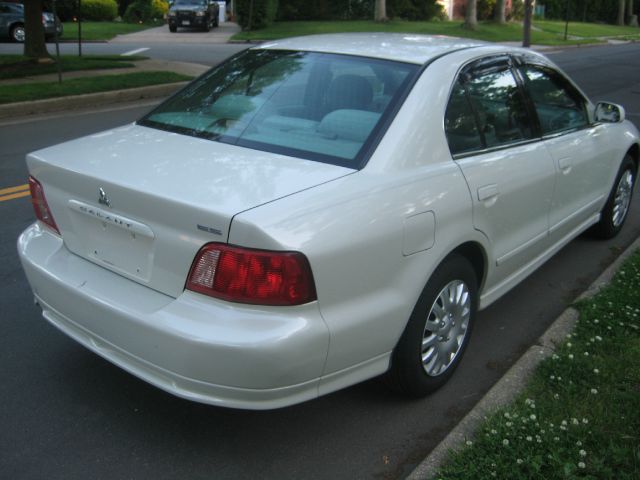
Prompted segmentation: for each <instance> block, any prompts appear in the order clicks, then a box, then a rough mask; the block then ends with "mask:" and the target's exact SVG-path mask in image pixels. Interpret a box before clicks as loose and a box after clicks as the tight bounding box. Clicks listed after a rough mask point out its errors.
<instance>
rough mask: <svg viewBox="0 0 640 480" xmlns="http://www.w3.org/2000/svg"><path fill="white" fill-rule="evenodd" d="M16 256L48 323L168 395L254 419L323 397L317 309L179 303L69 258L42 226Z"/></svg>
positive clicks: (323, 333)
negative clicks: (251, 413) (245, 412)
mask: <svg viewBox="0 0 640 480" xmlns="http://www.w3.org/2000/svg"><path fill="white" fill-rule="evenodd" d="M18 251H19V255H20V259H21V262H22V265H23V268H24V270H25V273H26V275H27V278H28V280H29V283H30V284H31V287H32V289H33V292H34V295H35V298H36V300H37V302H38V303H39V304H40V306H41V307H42V310H43V316H44V318H45V319H47V320H48V321H49V322H50V323H52V324H53V325H55V326H56V327H57V328H59V329H60V330H62V331H63V332H64V333H66V334H67V335H69V336H70V337H71V338H73V339H75V340H76V341H78V342H79V343H81V344H82V345H84V346H86V347H87V348H89V349H90V350H92V351H94V352H95V353H97V354H99V355H101V356H102V357H104V358H106V359H107V360H109V361H111V362H112V363H114V364H116V365H118V366H119V367H121V368H123V369H124V370H126V371H128V372H130V373H132V374H133V375H135V376H137V377H139V378H141V379H143V380H145V381H147V382H149V383H151V384H153V385H155V386H157V387H159V388H161V389H163V390H165V391H167V392H169V393H172V394H174V395H177V396H180V397H183V398H186V399H189V400H195V401H198V402H203V403H209V404H213V405H220V406H227V407H234V408H247V409H269V408H278V407H283V406H287V405H291V404H294V403H299V402H302V401H305V400H309V399H311V398H315V397H317V396H318V386H319V382H320V377H321V375H322V369H323V367H324V363H325V360H326V355H327V350H328V343H329V334H328V331H327V328H326V325H325V323H324V321H323V320H322V317H321V315H320V312H319V310H318V307H317V304H316V303H311V304H307V305H302V306H300V307H285V308H281V307H260V308H255V307H254V308H249V307H248V306H245V305H238V304H232V303H228V302H221V301H216V300H214V299H210V298H208V297H206V296H202V295H199V294H195V293H192V292H184V293H183V294H182V295H180V296H179V297H178V298H172V297H169V296H166V295H164V294H161V293H159V292H156V291H154V290H151V289H149V288H147V287H145V286H143V285H140V284H138V283H135V282H133V281H131V280H128V279H125V278H123V277H121V276H120V275H117V274H115V273H112V272H110V271H108V270H106V269H104V268H102V267H100V266H97V265H95V264H93V263H91V262H89V261H87V260H84V259H82V258H80V257H78V256H76V255H74V254H72V253H70V252H69V251H68V250H67V248H66V247H65V246H64V244H63V242H62V240H61V239H60V238H59V237H58V236H56V235H53V234H52V233H50V232H49V231H48V230H46V228H44V227H41V226H40V225H39V224H38V223H36V224H33V225H32V226H31V227H29V228H28V229H27V230H25V231H24V232H23V234H22V235H21V236H20V238H19V239H18Z"/></svg>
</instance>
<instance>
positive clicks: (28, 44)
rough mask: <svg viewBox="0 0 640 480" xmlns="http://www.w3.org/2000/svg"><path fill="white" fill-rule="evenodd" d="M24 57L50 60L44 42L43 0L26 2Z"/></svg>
mask: <svg viewBox="0 0 640 480" xmlns="http://www.w3.org/2000/svg"><path fill="white" fill-rule="evenodd" d="M24 33H25V38H24V56H25V57H29V58H36V59H39V58H50V57H49V52H48V51H47V45H46V44H45V42H44V26H43V25H42V0H29V1H27V2H24Z"/></svg>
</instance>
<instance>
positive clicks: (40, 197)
mask: <svg viewBox="0 0 640 480" xmlns="http://www.w3.org/2000/svg"><path fill="white" fill-rule="evenodd" d="M29 190H30V191H31V204H32V205H33V210H34V211H35V213H36V218H37V219H38V220H40V221H41V222H42V223H45V224H46V225H48V226H49V227H51V228H52V229H53V230H55V231H56V233H57V234H58V235H60V230H58V226H57V225H56V221H55V220H54V219H53V215H51V210H50V209H49V205H48V204H47V199H46V198H45V196H44V189H43V188H42V185H41V184H40V182H39V181H38V180H36V179H35V178H33V177H32V176H29Z"/></svg>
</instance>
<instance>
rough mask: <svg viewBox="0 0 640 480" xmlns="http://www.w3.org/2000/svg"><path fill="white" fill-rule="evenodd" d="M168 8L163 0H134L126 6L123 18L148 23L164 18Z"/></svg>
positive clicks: (126, 20)
mask: <svg viewBox="0 0 640 480" xmlns="http://www.w3.org/2000/svg"><path fill="white" fill-rule="evenodd" d="M83 1H84V0H83ZM168 10H169V5H168V3H167V2H166V1H164V0H135V1H134V2H132V3H130V4H129V6H128V7H127V10H126V11H125V12H124V16H123V19H124V21H125V22H129V23H139V22H142V23H148V22H151V21H153V20H159V19H162V18H164V15H165V14H166V13H167V11H168Z"/></svg>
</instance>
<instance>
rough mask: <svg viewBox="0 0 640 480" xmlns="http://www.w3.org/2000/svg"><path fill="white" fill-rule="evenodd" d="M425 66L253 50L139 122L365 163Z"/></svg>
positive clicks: (354, 164) (340, 161)
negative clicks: (372, 145) (373, 143)
mask: <svg viewBox="0 0 640 480" xmlns="http://www.w3.org/2000/svg"><path fill="white" fill-rule="evenodd" d="M418 68H419V67H418V66H416V65H411V64H405V63H399V62H393V61H384V60H377V59H369V58H361V57H353V56H346V55H333V54H321V53H314V52H291V51H279V50H250V51H248V52H245V53H243V54H240V55H238V56H236V57H233V58H232V59H230V60H229V61H227V62H225V63H223V64H222V65H220V66H219V67H217V68H215V69H213V70H211V71H210V72H209V73H207V74H205V75H204V76H203V77H201V78H200V79H198V80H196V81H195V82H193V83H192V84H191V85H189V86H188V87H187V88H185V89H184V90H182V91H181V92H179V93H178V94H177V95H176V96H174V97H172V98H170V99H169V100H167V101H166V102H164V103H163V104H161V105H160V106H159V107H158V108H156V109H155V110H153V111H152V112H151V113H150V114H148V115H147V116H146V117H144V118H143V119H142V120H141V121H140V122H138V123H139V124H141V125H145V126H149V127H154V128H160V129H163V130H168V131H173V132H178V133H182V134H185V135H192V136H197V137H201V138H208V139H211V140H214V141H219V142H224V143H232V144H235V145H240V146H244V147H249V148H254V149H257V150H264V151H271V152H276V153H282V154H285V155H291V156H297V157H302V158H306V159H310V160H318V161H323V162H328V163H334V164H337V165H344V166H349V167H353V168H358V166H359V163H360V161H361V160H362V157H363V155H364V152H365V150H366V148H365V147H366V145H367V143H368V142H369V141H370V140H371V139H372V138H374V137H375V136H376V135H375V134H376V132H378V131H379V130H380V128H382V125H383V124H384V119H385V118H386V117H387V116H388V114H389V112H390V111H391V110H393V108H392V107H393V105H397V102H398V101H399V99H400V98H401V97H402V96H403V93H404V92H405V91H406V90H407V88H408V86H409V85H410V83H411V79H412V78H413V75H414V74H415V73H416V72H417V70H418Z"/></svg>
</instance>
